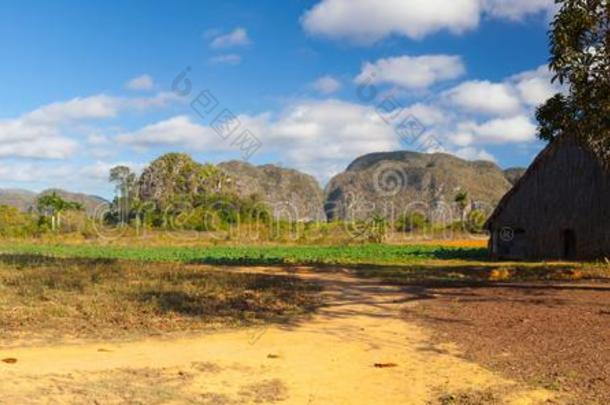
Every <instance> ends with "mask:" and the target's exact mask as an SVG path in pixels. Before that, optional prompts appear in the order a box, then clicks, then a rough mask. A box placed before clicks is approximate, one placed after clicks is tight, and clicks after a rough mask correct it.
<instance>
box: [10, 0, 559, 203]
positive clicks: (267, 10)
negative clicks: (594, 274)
mask: <svg viewBox="0 0 610 405" xmlns="http://www.w3.org/2000/svg"><path fill="white" fill-rule="evenodd" d="M552 3H553V2H552V0H513V1H506V0H483V1H481V0H425V1H424V0H386V1H385V2H379V1H373V0H308V1H299V0H286V1H281V2H280V1H272V0H259V1H184V0H183V1H172V2H165V3H163V2H160V1H159V2H150V1H129V2H119V1H89V2H77V1H54V2H46V1H45V2H43V1H23V2H2V3H0V54H1V55H2V56H3V57H2V63H1V64H0V78H1V79H0V80H1V82H0V83H2V92H1V93H0V160H1V161H2V165H1V166H0V187H3V188H8V187H19V188H27V189H33V190H41V189H43V188H46V187H49V186H60V187H65V188H68V189H71V190H75V191H84V192H90V193H96V194H100V195H104V196H109V195H110V194H111V190H112V188H111V187H110V186H109V185H108V184H107V183H106V181H105V177H106V173H107V170H108V168H110V167H112V166H113V165H115V164H118V163H122V164H128V165H130V166H132V167H133V168H134V169H141V168H142V167H143V166H144V165H145V164H146V163H148V162H149V161H150V160H151V159H153V158H155V157H156V156H158V155H160V154H162V153H165V152H170V151H184V152H188V153H191V154H192V155H193V156H194V157H195V158H196V159H198V160H201V161H210V162H219V161H222V160H229V159H243V158H248V159H249V161H251V162H252V163H255V164H261V163H276V164H281V165H283V166H285V167H294V168H297V169H300V170H303V171H305V172H308V173H310V174H312V175H314V176H316V177H317V178H318V179H319V180H320V181H321V182H322V183H324V182H326V181H327V180H328V179H329V178H330V177H331V176H332V175H334V174H336V173H337V172H338V171H340V170H342V169H343V168H345V166H346V165H347V164H348V163H349V162H350V161H351V160H353V159H354V158H355V157H357V156H358V155H361V154H364V153H371V152H378V151H386V150H395V149H412V150H419V151H432V150H433V149H435V150H436V149H439V148H442V149H439V150H442V151H444V152H447V153H452V154H456V155H458V156H462V157H464V158H468V159H487V160H493V161H495V162H496V163H498V164H499V165H500V166H502V167H509V166H516V165H519V166H523V165H527V164H528V163H529V162H530V161H531V159H532V158H533V156H534V155H535V154H536V153H537V151H539V150H540V148H541V147H542V145H541V143H540V142H538V141H536V139H535V121H534V120H533V111H534V110H535V105H536V104H538V103H540V102H542V101H544V99H545V98H546V97H548V96H549V95H552V94H553V93H554V92H556V91H559V89H557V88H555V87H554V86H552V85H551V84H550V75H549V73H548V72H547V71H546V70H545V68H544V64H545V63H546V60H547V34H546V32H547V29H548V21H549V17H550V15H552V13H553V5H552ZM187 67H188V68H189V69H190V70H189V71H188V74H187V78H188V80H190V82H191V83H192V90H191V92H190V93H189V94H188V95H180V94H177V93H175V92H173V91H172V82H173V81H174V79H175V78H176V76H177V75H178V74H179V73H180V72H182V71H184V69H185V68H187ZM364 86H374V87H375V90H376V91H377V97H376V98H375V99H373V100H365V99H363V98H362V97H360V96H359V93H358V89H359V88H364ZM203 90H208V92H209V93H206V94H211V95H213V97H214V98H215V99H216V100H217V101H218V106H217V107H216V109H215V110H214V111H213V112H212V113H210V114H209V116H205V117H202V116H199V115H198V114H197V113H196V112H195V111H194V110H193V109H192V107H191V106H190V103H191V101H192V100H193V99H194V98H195V97H197V96H198V95H199V94H200V92H201V91H203ZM379 105H384V106H386V109H385V110H384V111H385V113H389V112H390V110H388V109H387V106H392V114H390V115H391V116H392V119H391V120H389V119H388V117H387V116H386V117H383V116H381V115H380V114H379V111H380V109H379V108H378V106H379ZM224 109H228V110H229V111H230V112H231V113H232V114H233V115H234V116H235V117H236V118H237V119H238V120H239V124H240V125H239V128H238V129H236V132H234V133H231V134H220V133H219V132H218V131H216V130H214V125H213V124H212V123H213V122H214V119H215V117H216V116H217V115H218V113H221V112H222V111H223V110H224ZM384 118H385V120H384ZM407 119H408V120H413V119H415V120H416V121H417V122H419V123H421V125H422V127H423V128H424V129H425V132H424V133H423V134H422V137H421V138H419V139H420V140H431V139H433V140H434V141H435V142H434V143H430V142H423V143H414V142H406V141H405V138H404V137H403V138H401V136H400V134H399V133H398V131H396V128H397V127H398V126H400V124H401V123H402V122H404V120H407ZM235 122H237V121H235ZM235 122H234V123H235ZM245 130H248V131H249V132H248V133H247V134H249V135H244V136H254V137H256V139H258V140H259V141H260V148H259V149H256V150H255V151H254V150H253V148H250V149H248V150H242V149H240V147H239V142H236V139H242V140H243V139H244V138H240V137H241V136H242V135H243V134H245V132H244V131H245ZM430 145H435V146H434V148H431V147H430ZM242 146H243V144H242ZM428 149H430V150H428ZM250 153H252V154H251V155H250Z"/></svg>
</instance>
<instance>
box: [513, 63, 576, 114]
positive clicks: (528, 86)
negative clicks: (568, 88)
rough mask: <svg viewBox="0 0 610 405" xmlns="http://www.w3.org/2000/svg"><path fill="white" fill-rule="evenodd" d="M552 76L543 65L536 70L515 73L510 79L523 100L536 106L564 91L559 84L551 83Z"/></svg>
mask: <svg viewBox="0 0 610 405" xmlns="http://www.w3.org/2000/svg"><path fill="white" fill-rule="evenodd" d="M552 78H553V74H552V73H551V72H550V71H549V69H548V67H547V66H546V65H544V66H540V67H539V68H538V69H536V70H531V71H528V72H524V73H521V74H519V75H515V76H513V77H512V78H511V80H510V81H511V82H512V83H513V84H514V86H515V87H516V89H517V91H518V92H519V94H520V96H521V99H522V100H523V102H524V103H526V104H527V105H529V106H534V107H536V106H539V105H541V104H543V103H544V102H545V101H546V100H548V99H549V98H551V97H553V96H554V95H555V94H557V93H560V92H563V91H564V89H563V88H562V87H561V86H560V85H558V84H553V83H551V79H552Z"/></svg>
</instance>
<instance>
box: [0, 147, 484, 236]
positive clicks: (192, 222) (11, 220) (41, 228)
mask: <svg viewBox="0 0 610 405" xmlns="http://www.w3.org/2000/svg"><path fill="white" fill-rule="evenodd" d="M108 180H109V181H110V182H111V183H112V184H113V185H114V186H115V197H114V199H113V200H112V201H111V202H110V203H106V204H102V205H100V206H99V207H98V209H97V210H95V212H88V213H87V212H85V210H84V208H83V206H82V205H81V204H79V203H77V202H73V201H69V200H67V199H64V198H62V197H61V196H59V195H57V194H56V193H52V194H47V195H44V196H41V197H39V199H38V201H37V203H36V207H35V209H33V210H32V211H31V212H29V213H23V212H19V211H18V210H17V209H16V208H12V207H6V206H0V236H2V237H36V236H40V235H45V234H60V235H61V234H70V233H77V234H80V235H81V236H82V237H85V238H96V237H116V236H121V235H142V234H144V233H146V232H147V231H151V232H154V231H158V230H163V231H169V232H172V233H180V232H191V233H193V232H196V233H203V232H206V233H214V232H216V233H223V234H224V235H225V236H224V238H226V239H236V240H239V239H244V237H245V238H246V239H254V240H273V241H287V240H291V241H296V242H305V241H314V242H315V241H321V240H332V241H347V242H349V241H366V242H382V241H384V240H385V239H386V237H387V236H388V234H392V233H419V234H436V235H438V234H443V233H444V232H445V231H447V230H449V231H452V232H453V231H456V232H460V233H464V232H466V233H479V232H481V230H482V226H483V223H484V221H485V219H486V215H485V214H483V213H482V212H479V211H476V210H468V209H467V207H469V206H470V201H469V197H468V194H467V193H465V192H460V193H458V194H457V195H456V196H455V201H454V203H455V204H457V206H458V207H459V208H460V210H461V211H462V218H461V220H460V221H457V222H453V223H451V224H449V225H447V224H434V223H432V222H431V221H430V220H429V218H428V217H427V216H426V215H425V214H424V213H419V212H412V213H406V214H404V215H402V216H400V217H399V218H396V220H394V221H389V220H388V219H387V218H385V217H384V216H382V215H378V214H375V213H372V214H371V215H370V218H366V219H361V220H358V221H351V222H333V223H324V222H306V223H302V222H299V221H288V220H282V219H278V218H274V215H273V213H272V212H271V209H270V207H269V206H268V205H267V204H266V203H265V202H264V201H263V200H262V196H257V195H249V196H246V197H244V196H243V195H240V193H239V191H240V190H238V189H237V187H238V186H237V184H236V182H235V180H234V179H233V178H231V176H230V175H228V174H227V173H226V172H225V171H223V170H222V169H221V168H219V167H217V166H214V165H212V164H201V163H198V162H195V161H194V160H193V159H192V158H191V157H190V156H188V155H186V154H180V153H169V154H166V155H163V156H161V157H159V158H158V159H156V160H155V161H153V162H152V163H151V164H150V165H149V166H148V167H146V168H145V169H144V170H143V171H142V173H141V174H140V175H137V174H136V173H134V172H133V171H132V170H131V169H130V168H129V167H126V166H117V167H114V168H112V169H111V170H110V173H109V178H108Z"/></svg>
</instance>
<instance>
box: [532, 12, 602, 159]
mask: <svg viewBox="0 0 610 405" xmlns="http://www.w3.org/2000/svg"><path fill="white" fill-rule="evenodd" d="M556 3H558V4H559V5H560V10H559V12H558V13H557V15H556V16H555V18H554V20H553V22H552V25H551V30H550V31H549V37H550V51H551V57H550V63H549V68H550V69H551V71H553V72H554V77H553V81H554V82H555V81H557V82H559V83H561V84H562V85H565V86H566V88H567V89H566V90H567V91H566V92H565V94H556V95H555V96H554V97H552V98H551V99H549V100H548V101H547V102H546V103H545V104H544V105H542V106H540V107H539V108H538V110H537V114H536V117H537V119H538V123H539V126H538V136H539V138H541V139H543V140H547V141H552V140H554V139H555V138H557V137H558V136H561V135H563V134H572V135H574V136H577V137H579V138H580V139H581V140H583V141H585V142H586V143H587V144H588V145H589V146H591V147H592V149H593V150H594V151H595V152H596V153H597V154H599V155H600V157H602V158H604V161H608V155H609V154H610V1H608V0H556Z"/></svg>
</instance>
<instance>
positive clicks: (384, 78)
mask: <svg viewBox="0 0 610 405" xmlns="http://www.w3.org/2000/svg"><path fill="white" fill-rule="evenodd" d="M465 71H466V68H465V67H464V63H463V62H462V59H461V58H460V57H459V56H451V55H423V56H406V55H405V56H398V57H393V58H386V59H379V60H378V61H376V62H374V63H370V62H367V63H365V64H364V66H363V67H362V71H361V72H360V74H359V75H358V76H357V77H356V79H355V81H356V83H370V84H380V83H386V84H393V85H396V86H399V87H401V88H405V89H425V88H427V87H430V86H431V85H433V84H435V83H438V82H441V81H445V80H451V79H456V78H458V77H460V76H462V75H463V74H464V73H465Z"/></svg>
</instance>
